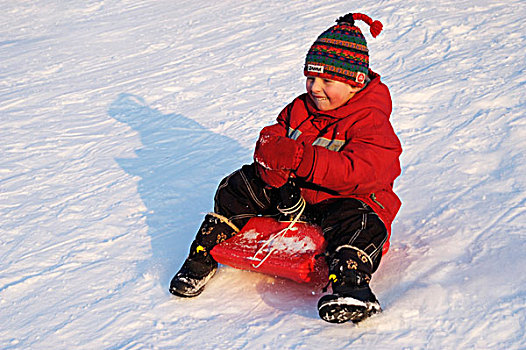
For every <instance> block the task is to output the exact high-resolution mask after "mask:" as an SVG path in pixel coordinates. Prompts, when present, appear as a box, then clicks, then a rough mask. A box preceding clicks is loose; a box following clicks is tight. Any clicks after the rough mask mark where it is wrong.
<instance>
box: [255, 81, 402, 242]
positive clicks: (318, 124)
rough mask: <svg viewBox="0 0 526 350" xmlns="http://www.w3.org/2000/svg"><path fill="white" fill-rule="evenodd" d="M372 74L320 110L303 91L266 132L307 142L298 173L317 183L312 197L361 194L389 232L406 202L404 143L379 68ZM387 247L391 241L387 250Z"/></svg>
mask: <svg viewBox="0 0 526 350" xmlns="http://www.w3.org/2000/svg"><path fill="white" fill-rule="evenodd" d="M369 77H370V78H371V81H370V82H369V84H368V85H367V86H366V88H365V89H363V90H362V91H360V92H358V93H357V94H356V95H354V96H353V97H352V98H351V99H350V100H349V102H347V104H345V105H343V106H341V107H339V108H337V109H335V110H331V111H323V112H322V111H319V110H317V109H316V107H315V105H314V104H313V102H312V101H311V100H310V98H309V97H308V95H307V94H303V95H300V96H299V97H297V98H296V99H295V100H294V101H292V103H290V104H289V105H288V106H287V107H285V109H283V111H282V112H281V113H280V114H279V116H278V118H277V124H274V125H271V126H268V127H266V128H264V129H263V130H262V132H261V135H265V134H271V135H279V136H288V137H289V138H292V139H295V140H297V141H299V142H301V143H303V144H304V145H306V147H305V151H304V155H303V158H304V159H303V161H302V162H301V163H300V166H299V168H298V169H297V171H296V176H298V177H301V178H304V179H305V181H306V182H309V183H312V184H314V185H316V186H311V187H314V188H312V189H311V188H302V195H303V197H304V198H305V200H306V201H307V202H308V203H311V204H314V203H318V202H321V201H323V200H325V199H329V198H349V197H350V198H356V199H359V200H361V201H363V202H364V203H366V204H368V205H369V206H370V207H371V208H372V209H373V210H374V211H375V213H377V214H378V216H379V217H380V219H381V220H382V221H383V222H384V224H385V226H386V228H387V230H388V232H389V234H390V233H391V223H392V222H393V220H394V217H395V215H396V213H397V212H398V210H399V209H400V205H401V202H400V200H399V199H398V197H397V196H396V194H395V193H394V192H393V182H394V180H395V179H396V178H397V177H398V176H399V175H400V162H399V159H398V157H399V156H400V154H401V152H402V147H401V145H400V141H399V140H398V137H397V136H396V134H395V132H394V130H393V127H392V126H391V123H390V122H389V117H390V115H391V110H392V104H391V96H390V94H389V90H388V88H387V86H385V85H384V84H383V83H382V82H381V81H380V76H379V75H378V74H376V73H374V72H372V71H369ZM310 145H312V146H310ZM306 159H307V160H306ZM387 248H388V242H387V244H386V246H384V251H385V250H387Z"/></svg>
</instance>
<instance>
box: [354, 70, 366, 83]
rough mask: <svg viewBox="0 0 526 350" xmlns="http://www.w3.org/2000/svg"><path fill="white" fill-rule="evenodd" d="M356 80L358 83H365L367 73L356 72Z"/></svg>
mask: <svg viewBox="0 0 526 350" xmlns="http://www.w3.org/2000/svg"><path fill="white" fill-rule="evenodd" d="M355 81H356V82H357V83H360V84H363V83H364V82H365V73H362V72H358V73H356V79H355Z"/></svg>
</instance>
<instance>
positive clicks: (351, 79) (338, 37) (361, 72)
mask: <svg viewBox="0 0 526 350" xmlns="http://www.w3.org/2000/svg"><path fill="white" fill-rule="evenodd" d="M355 20H362V21H364V22H365V23H367V24H368V25H369V26H370V27H371V28H370V31H371V35H372V36H373V38H376V36H377V35H378V34H380V32H381V31H382V27H383V26H382V23H380V22H379V21H374V22H373V21H372V20H371V18H370V17H368V16H366V15H364V14H361V13H348V14H346V15H345V16H343V17H340V18H338V19H337V20H336V23H337V24H336V25H334V26H332V27H330V28H329V29H327V30H326V31H324V32H323V33H322V34H321V35H320V36H319V37H318V39H316V41H315V42H314V44H313V45H312V46H311V48H310V50H309V52H308V53H307V58H306V59H305V68H304V70H303V73H304V74H305V75H306V76H316V77H321V78H327V79H331V80H338V81H342V82H344V83H347V84H349V85H352V86H357V87H362V86H363V85H364V84H365V79H366V77H367V74H368V72H369V50H368V49H367V42H366V41H365V37H364V36H363V34H362V32H361V31H360V28H358V27H356V26H355V25H354V21H355Z"/></svg>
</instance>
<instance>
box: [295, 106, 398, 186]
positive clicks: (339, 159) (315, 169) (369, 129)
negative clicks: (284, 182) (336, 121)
mask: <svg viewBox="0 0 526 350" xmlns="http://www.w3.org/2000/svg"><path fill="white" fill-rule="evenodd" d="M362 113H363V116H362V117H361V118H360V119H359V120H358V121H357V122H356V123H354V124H353V125H352V126H351V127H350V129H349V130H348V131H347V140H348V141H347V142H346V143H345V145H344V146H343V148H342V149H341V150H339V151H331V150H329V149H327V148H324V147H320V146H312V150H313V152H312V153H313V155H312V157H304V161H303V162H302V164H300V167H299V169H298V172H300V173H301V172H303V173H302V174H297V175H298V176H303V177H305V179H306V181H308V182H311V183H314V184H316V185H319V186H321V187H324V188H327V189H329V190H332V191H336V192H338V193H339V194H340V195H352V194H369V193H372V192H374V191H377V190H381V189H385V188H386V187H387V186H390V184H391V183H392V182H393V181H394V179H395V178H396V177H397V176H398V175H399V174H400V163H399V159H398V158H399V156H400V154H401V152H402V148H401V145H400V141H399V140H398V137H397V136H396V134H395V132H394V130H393V128H392V126H391V124H390V122H389V119H388V117H387V116H386V115H385V114H384V113H382V112H381V111H379V110H376V109H372V110H371V109H369V110H364V111H363V112H362ZM306 162H311V164H305V163H306ZM305 169H310V170H309V171H308V173H305Z"/></svg>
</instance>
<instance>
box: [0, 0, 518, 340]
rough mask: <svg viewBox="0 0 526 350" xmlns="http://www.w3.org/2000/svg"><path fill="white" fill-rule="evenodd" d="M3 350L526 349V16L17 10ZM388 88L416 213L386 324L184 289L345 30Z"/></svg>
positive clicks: (3, 214)
mask: <svg viewBox="0 0 526 350" xmlns="http://www.w3.org/2000/svg"><path fill="white" fill-rule="evenodd" d="M0 5H1V8H2V20H1V23H2V25H1V27H0V57H1V59H0V118H1V128H0V139H1V140H2V141H1V142H0V155H1V157H0V321H1V326H0V348H1V349H368V348H369V349H524V348H526V337H525V330H524V329H525V323H526V322H525V321H526V274H525V267H526V253H525V251H526V239H525V238H526V220H525V213H526V204H525V203H526V201H525V198H526V195H525V190H526V181H525V178H526V161H525V156H524V154H525V151H526V128H525V126H526V119H525V118H524V110H525V109H526V103H525V90H524V86H525V81H526V74H525V72H524V67H525V66H526V64H525V63H526V61H525V59H524V57H525V56H524V52H526V47H525V46H526V45H525V41H526V40H525V38H526V31H525V29H524V23H525V21H526V2H524V1H523V0H506V1H504V0H478V1H465V0H460V1H458V0H456V1H452V0H445V1H437V0H433V1H431V0H423V1H416V0H404V1H402V0H392V1H379V2H371V1H362V0H359V1H354V2H349V1H342V0H340V1H309V2H306V1H296V0H294V1H278V0H270V1H260V0H256V1H242V0H238V1H233V0H224V1H220V2H209V1H202V0H193V1H187V0H180V1H166V0H158V1H151V0H148V1H138V0H106V1H103V0H89V1H79V0H71V1H44V0H35V1H6V0H3V1H0ZM352 11H356V12H364V13H367V14H369V15H370V16H371V17H372V18H373V19H378V20H380V21H382V22H383V24H384V31H383V32H382V33H381V34H380V35H379V36H378V37H377V38H376V39H373V38H372V37H371V36H370V35H369V34H368V33H367V31H368V30H367V26H366V25H362V26H361V27H362V28H363V31H364V33H365V35H366V38H367V39H368V43H369V48H370V52H371V67H372V68H373V69H374V70H375V71H376V72H378V73H379V74H381V75H382V79H383V81H384V82H385V83H386V84H387V85H388V86H389V87H390V89H391V93H392V97H393V101H394V111H393V115H392V122H393V125H394V127H395V129H396V131H397V133H398V135H399V136H400V139H401V140H402V143H403V147H404V153H403V156H402V164H403V174H402V176H401V177H400V178H399V180H397V182H396V184H395V185H396V191H397V192H398V193H399V195H400V197H401V198H402V201H403V206H402V209H401V211H400V213H399V215H398V217H397V219H396V221H395V223H394V225H393V235H392V240H391V250H390V252H389V253H388V255H387V256H386V257H385V258H384V260H383V263H382V265H381V267H380V269H379V270H378V272H377V273H376V274H375V275H374V276H373V281H372V287H373V289H374V291H375V292H376V294H377V296H378V298H379V300H380V302H381V304H382V308H383V309H384V312H383V313H382V314H380V315H378V316H375V317H373V318H371V319H370V320H367V321H366V322H363V323H362V324H360V325H359V326H353V325H348V324H345V325H331V324H328V323H326V322H323V321H322V320H320V319H319V318H318V316H317V312H316V303H317V300H318V299H319V297H320V292H319V291H317V292H316V293H314V294H313V293H312V292H313V291H311V290H309V289H308V288H306V287H304V286H302V285H298V284H295V283H294V282H288V281H285V280H282V279H275V278H273V277H269V276H265V275H261V274H258V273H251V272H245V271H239V270H235V269H232V268H228V267H223V268H221V269H220V270H219V272H218V274H217V276H216V277H214V279H213V280H211V281H210V283H209V284H208V285H207V288H206V289H205V291H204V293H203V294H202V295H201V296H199V297H198V298H195V299H178V298H176V297H173V296H171V295H170V294H169V292H168V284H169V281H170V279H171V277H172V275H173V274H175V272H176V271H177V269H178V268H179V266H180V265H181V263H182V262H183V260H184V258H185V256H186V254H187V251H188V247H189V244H190V242H191V240H192V239H193V236H194V234H195V231H196V230H197V228H198V227H199V224H200V222H201V219H202V217H203V214H204V213H206V212H208V211H211V209H212V200H213V195H214V192H215V188H216V186H217V184H218V182H219V181H220V180H221V179H222V178H223V177H224V176H225V175H227V174H229V173H230V172H232V171H233V170H235V169H237V168H238V167H240V166H241V165H242V164H244V163H246V162H250V161H251V158H252V150H253V147H254V145H255V141H256V139H257V136H258V133H259V130H260V129H261V128H262V127H264V126H266V125H269V124H270V123H272V122H273V121H274V119H275V117H276V116H277V114H278V113H279V111H280V110H281V109H282V108H283V107H284V106H285V105H286V104H287V103H288V102H289V101H291V99H292V98H293V97H295V96H296V95H298V94H300V93H302V92H303V91H304V77H303V75H302V68H303V60H304V56H305V54H306V52H307V50H308V48H309V46H310V45H311V44H312V42H313V41H314V39H315V38H316V37H317V35H319V34H320V33H321V31H323V30H325V29H326V28H327V27H328V26H330V25H332V24H333V23H334V20H335V19H336V18H338V17H339V16H341V15H343V14H345V13H347V12H352Z"/></svg>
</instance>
